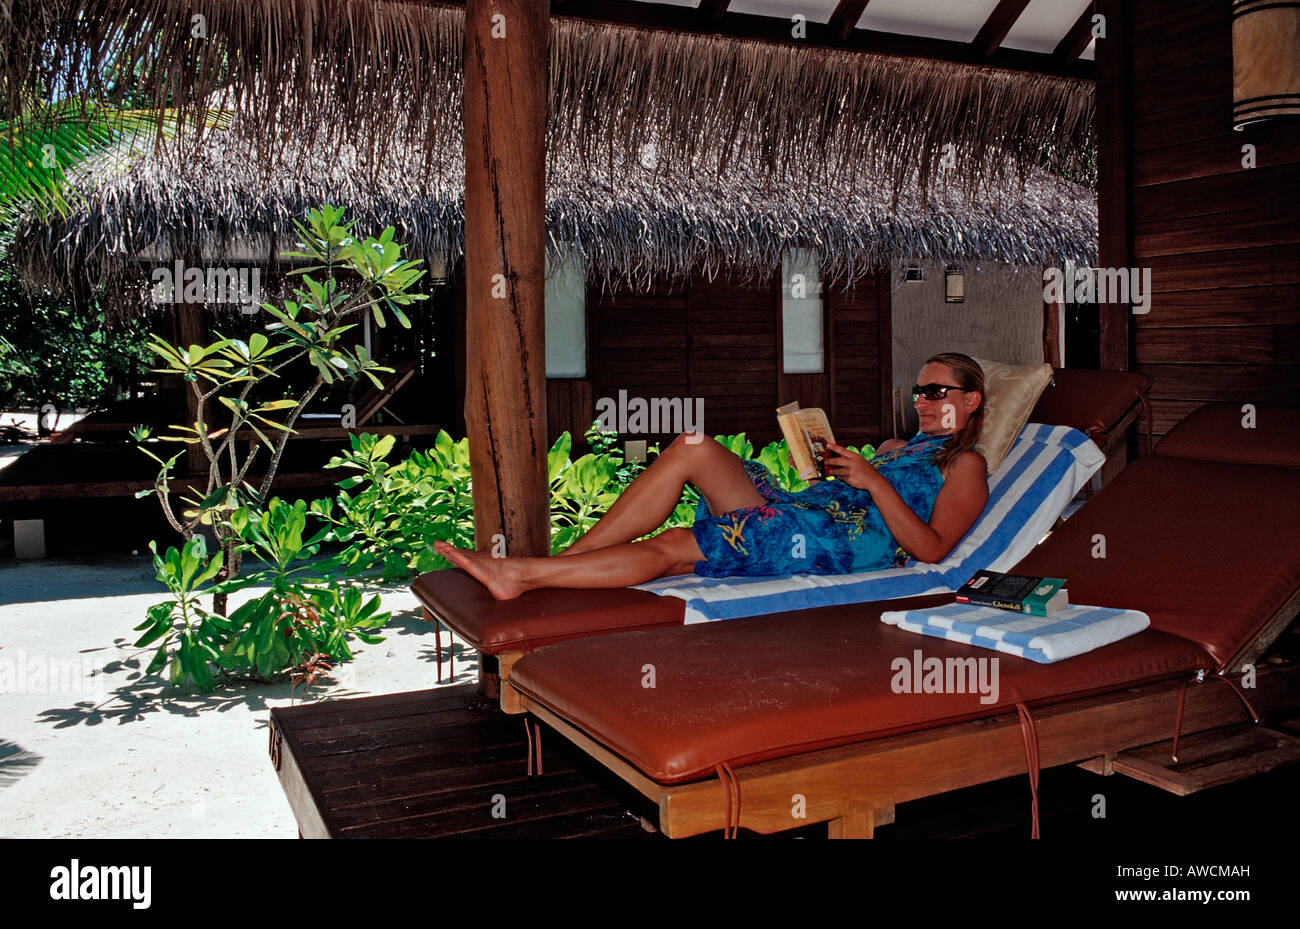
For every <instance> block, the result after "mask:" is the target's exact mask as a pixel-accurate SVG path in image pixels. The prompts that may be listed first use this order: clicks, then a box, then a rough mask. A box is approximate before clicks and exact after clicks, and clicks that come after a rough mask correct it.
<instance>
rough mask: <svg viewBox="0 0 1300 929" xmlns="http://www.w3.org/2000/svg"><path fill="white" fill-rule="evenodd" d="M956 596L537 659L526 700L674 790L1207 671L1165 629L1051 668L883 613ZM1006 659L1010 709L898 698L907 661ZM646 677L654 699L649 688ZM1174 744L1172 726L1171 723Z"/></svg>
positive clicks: (559, 648)
mask: <svg viewBox="0 0 1300 929" xmlns="http://www.w3.org/2000/svg"><path fill="white" fill-rule="evenodd" d="M951 601H952V595H951V594H941V595H937V596H927V597H909V598H907V599H906V600H895V601H891V602H888V603H877V604H864V605H861V606H840V607H820V608H817V609H810V610H800V611H797V612H793V613H782V614H777V615H772V616H760V617H756V618H753V619H747V620H745V622H743V623H732V622H719V623H707V624H701V625H693V626H679V627H677V628H672V629H655V630H650V631H646V632H621V633H615V634H613V635H607V636H597V637H594V638H586V639H576V640H574V641H571V642H564V643H561V644H559V645H553V646H550V647H548V648H544V649H540V650H538V651H536V652H533V653H532V654H531V655H527V656H525V657H524V658H522V659H520V661H519V662H518V663H517V664H516V665H515V666H514V671H513V672H512V677H511V680H512V681H513V683H514V686H515V687H516V688H518V689H519V690H520V691H521V692H523V693H524V694H526V695H528V696H529V697H532V698H534V699H537V700H539V701H540V702H541V703H543V704H544V705H545V706H547V707H549V708H550V709H552V710H553V711H555V712H556V713H557V714H559V715H560V716H561V717H563V718H565V719H567V720H568V721H569V722H571V723H573V724H575V725H576V726H578V727H579V728H581V729H582V730H583V731H584V732H586V733H588V734H589V735H591V736H593V737H595V738H596V739H598V740H600V741H601V742H603V743H604V744H605V745H607V746H609V747H610V748H611V749H613V750H614V751H615V752H617V753H618V754H620V755H622V756H623V757H624V758H626V759H628V760H629V761H631V762H632V763H633V764H635V765H636V766H637V767H638V768H640V769H641V770H642V771H644V772H645V773H646V774H648V775H649V776H650V777H652V778H654V779H655V780H658V781H661V782H663V783H673V782H679V781H685V780H690V779H693V778H698V777H700V776H703V775H707V774H711V773H712V772H713V770H714V766H715V765H717V764H718V763H720V762H723V761H727V762H731V763H733V764H748V763H750V762H756V761H762V760H764V759H767V758H777V757H784V756H787V755H795V754H799V753H802V752H805V751H811V750H814V749H818V748H825V747H829V746H832V745H840V744H845V743H849V742H857V741H862V740H865V739H870V738H878V737H882V736H885V735H891V734H895V733H900V732H906V731H909V730H914V729H921V728H929V727H933V726H937V725H941V724H946V723H949V722H957V721H959V720H962V719H971V718H977V717H983V716H989V715H992V714H994V713H997V712H999V711H1000V710H999V708H1001V709H1002V710H1005V708H1007V707H1010V706H1012V705H1014V704H1015V703H1017V702H1043V701H1048V700H1052V699H1057V698H1062V697H1065V696H1072V695H1082V694H1085V693H1090V692H1097V691H1102V690H1109V689H1114V688H1117V687H1122V686H1127V685H1130V684H1133V683H1136V682H1139V681H1146V680H1154V679H1158V678H1162V677H1167V676H1169V675H1173V674H1177V673H1180V672H1189V671H1192V670H1194V669H1197V668H1203V667H1207V666H1208V665H1209V664H1210V663H1211V662H1210V659H1209V657H1208V656H1207V655H1206V654H1205V653H1204V652H1203V651H1202V650H1201V649H1199V648H1197V647H1196V646H1195V645H1193V644H1192V643H1190V642H1187V641H1186V640H1184V639H1180V638H1178V637H1176V636H1172V635H1168V634H1165V633H1162V632H1156V631H1154V630H1147V631H1145V632H1142V633H1139V634H1138V635H1136V636H1132V637H1131V638H1128V639H1125V640H1123V641H1121V642H1117V643H1115V644H1113V645H1110V646H1107V647H1106V648H1104V649H1099V650H1097V651H1095V652H1091V653H1089V654H1087V655H1080V656H1079V657H1077V658H1071V659H1069V660H1067V661H1062V662H1059V663H1057V664H1053V665H1040V664H1036V663H1034V662H1032V661H1028V660H1026V659H1023V658H1016V657H1013V656H1011V655H1003V654H1000V653H998V652H993V651H988V650H985V649H980V648H974V647H971V646H967V645H961V644H958V643H953V642H947V641H944V640H942V639H936V638H930V637H926V636H920V635H915V634H913V633H908V632H904V631H902V630H900V629H898V628H896V627H894V626H890V625H886V624H885V623H882V622H880V619H879V618H880V614H881V612H882V611H884V610H890V609H909V608H919V607H925V606H934V605H937V604H939V603H945V602H951ZM918 650H919V651H920V652H921V655H922V657H923V658H927V659H928V658H932V657H934V658H939V659H941V660H943V659H947V658H968V657H975V658H981V657H983V658H997V659H998V663H997V665H996V667H997V669H998V700H997V702H996V703H990V704H984V703H981V702H980V695H979V693H977V692H975V693H947V694H924V693H923V694H905V693H895V692H894V690H893V689H892V688H891V682H892V681H893V680H894V678H895V673H896V672H895V671H894V670H891V664H892V663H893V662H894V661H895V660H896V659H899V658H902V659H906V660H908V661H915V653H916V652H917V651H918ZM646 665H653V666H654V673H655V682H654V683H655V686H654V688H653V689H651V688H647V687H643V686H642V683H643V680H644V677H645V674H646V673H647V672H646V670H645V666H646ZM1169 725H1170V731H1171V732H1172V731H1173V719H1172V718H1171V719H1170V720H1169Z"/></svg>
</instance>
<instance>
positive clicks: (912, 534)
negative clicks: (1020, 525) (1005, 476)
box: [827, 446, 989, 564]
mask: <svg viewBox="0 0 1300 929" xmlns="http://www.w3.org/2000/svg"><path fill="white" fill-rule="evenodd" d="M832 448H833V449H834V450H835V451H836V452H837V453H838V455H839V457H837V458H833V459H830V460H828V462H827V468H828V470H830V471H831V473H833V474H834V475H835V476H836V477H838V478H840V479H841V480H844V481H846V482H847V483H848V484H849V485H851V486H853V487H857V488H858V489H860V490H865V491H867V492H868V493H870V494H871V499H872V501H873V502H874V503H875V504H876V508H877V509H879V510H880V515H881V517H883V518H884V520H885V525H886V526H887V527H888V528H889V531H890V533H891V534H892V535H893V536H894V538H895V539H897V540H898V544H899V545H901V546H902V547H903V548H904V549H905V550H906V551H908V552H909V553H911V554H912V556H913V557H915V558H916V559H917V560H918V561H924V562H927V563H929V564H934V563H935V562H938V561H942V560H943V559H944V558H946V557H947V556H948V553H949V552H951V551H952V550H953V547H954V546H955V545H956V544H957V543H958V542H960V541H961V537H962V536H964V535H965V534H966V532H967V531H968V530H969V529H970V527H971V526H973V525H975V520H977V519H978V518H979V515H980V513H982V512H983V511H984V504H985V503H987V502H988V498H989V484H988V478H987V477H986V475H985V464H984V459H983V458H981V457H980V456H979V455H978V454H977V453H975V452H963V453H962V454H961V455H958V456H957V458H956V459H955V460H954V461H953V462H952V464H951V465H950V466H949V468H948V473H947V475H946V476H945V478H944V484H943V486H942V487H941V488H939V495H938V496H937V497H936V498H935V501H934V510H933V511H932V512H931V514H930V522H929V523H925V522H922V520H921V517H919V516H917V515H916V514H915V513H913V512H912V508H911V507H909V506H908V505H907V503H906V502H905V501H904V500H903V498H902V497H901V496H899V494H898V491H897V490H895V489H894V486H893V485H892V484H890V483H889V481H888V480H887V479H886V478H885V477H884V476H883V475H882V474H881V473H880V472H879V471H877V470H876V469H875V468H873V467H871V465H870V464H868V463H867V461H866V460H865V459H864V458H862V457H861V456H859V455H854V454H853V453H852V452H849V451H848V450H847V449H845V448H842V447H840V446H832ZM855 458H856V459H857V461H858V462H860V463H861V467H859V466H858V464H857V463H855V462H853V461H852V459H855ZM832 463H834V465H835V467H834V468H832Z"/></svg>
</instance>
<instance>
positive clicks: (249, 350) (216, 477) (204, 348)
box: [138, 206, 426, 613]
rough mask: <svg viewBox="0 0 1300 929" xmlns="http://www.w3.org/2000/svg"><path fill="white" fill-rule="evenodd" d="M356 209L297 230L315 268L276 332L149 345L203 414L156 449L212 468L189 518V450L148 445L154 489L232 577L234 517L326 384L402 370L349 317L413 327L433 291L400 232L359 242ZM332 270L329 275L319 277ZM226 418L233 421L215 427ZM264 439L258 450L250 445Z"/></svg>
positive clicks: (180, 527) (236, 549)
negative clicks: (360, 340) (413, 310)
mask: <svg viewBox="0 0 1300 929" xmlns="http://www.w3.org/2000/svg"><path fill="white" fill-rule="evenodd" d="M343 214H344V211H343V210H342V209H340V208H337V207H332V206H326V207H322V208H321V209H319V210H312V211H310V212H309V213H308V218H307V222H306V223H305V224H304V223H301V222H299V223H295V227H296V229H297V232H298V238H299V242H298V246H299V249H300V250H299V251H296V252H290V253H288V254H289V255H290V256H292V257H297V258H302V259H305V260H306V261H307V262H309V263H308V264H307V265H306V266H304V267H299V268H296V269H294V271H292V272H291V273H293V274H296V275H299V276H300V277H301V279H302V286H300V287H297V288H295V297H296V299H295V300H287V301H285V303H284V306H283V307H282V308H281V307H277V306H274V305H272V304H270V303H264V304H262V308H263V309H264V310H265V312H266V313H267V314H268V315H269V317H270V318H271V322H270V323H269V324H268V325H267V327H266V330H267V333H266V334H262V333H254V334H253V335H252V336H251V337H250V338H249V339H248V340H247V341H244V340H241V339H233V338H218V339H217V340H216V341H214V342H211V343H209V344H207V345H190V346H178V345H172V344H171V343H169V342H168V341H167V340H165V339H163V338H161V337H160V336H154V337H153V339H152V341H151V342H150V343H149V348H150V349H151V350H152V351H153V352H154V353H155V354H156V355H157V356H158V358H159V359H160V360H161V363H162V366H161V367H160V368H158V369H156V370H157V371H158V372H159V373H162V374H172V375H179V376H180V378H181V379H182V380H183V381H184V382H185V383H187V384H188V385H189V387H190V389H191V390H192V391H193V393H194V397H195V402H196V410H197V416H196V419H195V421H194V422H192V423H190V424H187V425H176V426H172V427H170V428H171V432H170V433H169V434H165V435H162V436H158V437H157V438H156V439H147V440H146V443H152V442H154V441H165V442H174V443H182V444H184V445H186V446H191V447H196V448H197V449H199V450H200V452H201V454H202V459H203V460H204V461H206V474H205V475H204V476H203V477H202V478H200V479H199V482H198V483H199V484H200V486H201V489H192V490H191V492H190V494H189V495H187V496H184V497H182V498H181V499H182V500H184V502H185V503H187V504H189V509H186V510H183V511H182V512H180V513H177V512H176V511H175V509H174V508H173V504H172V500H171V497H170V494H171V491H172V486H171V485H172V482H173V479H174V470H175V468H176V463H177V461H178V460H179V459H180V457H181V455H182V454H183V451H184V450H182V452H178V453H177V454H175V455H172V456H171V457H169V458H164V457H162V456H161V455H159V454H155V453H154V452H153V451H151V450H150V448H148V447H147V444H141V445H140V448H141V450H142V451H144V452H145V454H147V455H149V457H151V458H153V459H154V461H156V462H157V463H158V465H159V471H158V475H157V477H156V479H155V481H154V488H153V490H152V491H142V492H141V493H140V494H138V496H146V495H148V494H149V493H154V494H156V495H157V497H158V499H159V501H160V503H161V504H162V508H163V512H164V514H165V515H166V517H167V520H168V522H169V523H170V524H171V526H172V528H174V529H175V530H176V531H177V532H178V533H180V535H181V536H182V537H183V538H184V539H186V540H187V541H188V540H189V539H191V538H193V537H194V535H195V533H196V532H197V531H198V530H199V527H200V526H207V527H210V529H211V531H212V532H213V534H214V535H215V537H216V539H217V540H218V541H219V543H220V544H221V547H222V550H223V553H224V555H225V565H224V570H223V577H226V578H229V577H235V576H237V575H238V573H239V569H240V559H241V548H240V546H239V545H238V540H237V537H236V535H235V534H234V533H233V532H232V531H231V530H230V528H229V526H230V523H229V522H228V521H227V520H228V517H229V516H230V514H232V513H234V512H235V511H236V510H238V509H240V508H245V507H253V508H256V507H259V506H261V505H262V501H264V500H265V499H266V498H267V495H268V494H269V492H270V489H271V484H272V482H273V481H274V479H275V474H276V471H277V470H278V468H279V464H280V459H281V456H282V455H283V454H284V449H285V446H286V445H287V444H288V441H289V437H290V435H291V434H293V432H294V429H293V426H294V423H295V422H296V421H297V419H298V417H299V415H300V414H301V413H302V411H303V410H304V409H305V408H306V407H307V405H308V404H309V403H310V402H311V400H312V398H313V397H315V396H316V394H317V392H318V391H320V390H321V389H322V388H323V387H327V386H330V385H333V384H335V383H336V382H338V381H339V380H341V379H353V380H355V379H356V378H358V377H362V376H364V377H366V378H368V379H369V380H370V381H371V382H372V383H373V384H374V385H375V386H376V387H381V386H382V383H381V381H380V380H379V378H378V377H377V376H376V375H377V374H378V373H381V372H387V373H391V371H392V369H391V368H386V367H383V366H381V365H379V364H378V363H377V362H376V361H375V360H374V359H373V358H371V357H370V355H369V353H368V352H367V351H366V349H365V348H364V347H363V346H360V345H357V346H349V345H348V344H347V343H346V341H345V340H344V338H343V337H344V335H345V333H347V332H348V330H350V329H351V328H352V327H353V325H354V323H352V322H348V320H350V319H353V318H356V317H358V316H359V315H360V314H362V313H364V312H365V311H367V310H368V311H369V312H370V313H371V314H372V315H373V317H374V319H375V322H376V323H377V324H379V325H380V326H384V325H385V323H386V317H385V315H384V314H385V312H387V313H391V314H392V316H393V318H394V319H396V320H397V322H398V323H399V324H401V325H402V326H406V327H408V328H409V327H410V320H409V319H407V317H406V315H405V313H404V312H403V308H404V307H407V306H409V305H410V304H411V303H412V302H414V301H416V300H424V299H426V297H425V295H423V294H419V293H414V292H412V288H413V287H414V285H415V284H416V282H417V281H418V280H419V279H420V278H421V277H422V276H423V275H424V274H425V272H424V271H423V270H422V269H420V267H419V265H420V262H419V261H410V260H407V259H405V258H403V257H402V250H403V246H401V245H399V244H397V243H396V242H394V241H393V235H394V231H393V228H392V227H391V226H390V227H388V228H387V229H385V230H384V231H383V232H382V233H380V235H379V236H378V237H377V238H375V237H365V238H362V237H359V236H357V235H355V234H354V232H353V225H354V224H353V223H350V222H344V220H343ZM317 272H319V273H320V279H319V280H318V279H317V278H316V277H315V276H313V275H314V274H316V273H317ZM291 366H296V367H295V368H294V369H293V370H294V371H297V372H298V373H299V374H300V375H301V373H302V372H303V369H304V368H305V369H306V374H307V378H308V379H307V380H306V381H305V382H300V383H302V384H303V386H300V387H299V388H298V389H297V390H296V391H295V392H294V396H292V397H285V396H284V394H285V393H286V390H287V389H288V388H286V386H285V384H286V383H287V380H286V379H287V378H288V377H289V375H290V374H291V373H292V372H291V371H290V370H289V369H290V367H291ZM218 416H220V417H221V418H222V419H223V420H224V422H223V423H221V424H218V423H216V422H215V421H214V420H215V419H216V418H217V417H218ZM249 437H255V439H256V441H255V442H254V443H253V444H252V446H251V448H247V449H246V448H245V446H244V445H243V444H242V440H243V439H244V438H249ZM262 449H266V450H267V454H268V456H269V461H267V462H266V466H265V468H264V469H263V472H262V475H261V478H260V481H259V485H258V486H257V487H254V486H252V484H251V483H250V482H249V477H250V474H251V473H252V472H251V468H252V467H253V464H254V463H255V462H256V461H257V460H258V453H259V452H260V451H261V450H262ZM223 598H224V594H223V593H221V592H218V594H217V601H216V602H215V603H214V609H215V610H216V611H217V612H219V613H224V612H225V604H224V599H223Z"/></svg>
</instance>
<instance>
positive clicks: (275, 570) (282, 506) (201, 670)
mask: <svg viewBox="0 0 1300 929" xmlns="http://www.w3.org/2000/svg"><path fill="white" fill-rule="evenodd" d="M229 528H230V529H231V531H232V532H234V533H235V535H236V537H237V538H238V539H240V543H239V549H240V551H241V553H244V552H252V553H254V554H256V555H257V556H258V557H259V558H260V559H261V561H262V563H263V564H264V565H265V566H266V567H265V568H264V569H263V570H260V571H255V572H251V573H248V574H245V575H244V576H242V577H240V578H237V579H230V580H226V581H218V582H216V583H212V582H213V581H214V579H215V578H216V577H217V575H218V574H219V573H220V571H221V568H222V559H223V553H222V552H218V553H216V554H215V555H213V556H212V557H211V558H209V557H208V554H207V548H206V543H205V542H204V540H203V537H202V536H195V537H194V538H193V539H191V540H190V541H188V542H186V543H185V544H184V545H183V546H181V547H180V548H179V549H177V548H175V547H169V548H168V549H167V551H166V552H165V553H164V554H162V555H159V554H158V550H157V546H156V545H155V544H153V543H151V544H150V549H151V550H152V551H153V561H154V570H155V572H156V574H157V577H158V580H160V581H161V582H162V583H163V584H165V585H166V586H167V589H168V590H169V591H170V592H171V594H172V596H171V598H170V599H168V600H166V601H164V602H162V603H158V604H155V605H154V606H152V607H150V608H149V610H148V612H147V615H146V618H145V621H144V622H143V623H141V624H140V625H139V626H137V627H136V631H138V632H142V633H143V634H142V635H141V636H140V638H139V640H137V641H136V643H135V644H136V647H138V648H145V647H154V646H155V645H156V649H155V652H154V656H153V659H152V660H151V661H150V663H149V665H148V667H147V669H146V673H149V674H154V673H158V674H161V675H162V676H163V677H164V678H165V679H166V680H169V681H170V682H171V683H173V684H182V683H184V682H185V681H186V680H192V681H193V682H194V684H195V686H197V687H198V688H199V689H200V690H202V691H210V690H212V689H213V687H214V686H215V685H216V675H217V674H220V673H223V672H224V673H226V674H240V673H242V674H245V675H249V676H253V677H256V678H258V679H261V680H272V679H274V678H275V677H276V676H278V675H282V674H285V673H289V672H294V671H297V672H299V677H300V678H303V679H306V678H307V676H308V675H310V676H311V678H312V679H314V677H315V672H316V670H317V669H319V667H320V666H321V664H322V659H325V662H326V663H325V666H326V667H329V666H330V665H331V664H332V663H334V662H339V661H350V660H351V659H352V657H353V653H352V649H351V645H350V642H349V640H350V638H352V637H356V638H357V639H359V640H361V641H363V642H367V643H371V644H375V643H378V642H382V641H383V639H382V637H380V636H379V635H377V634H376V633H377V632H378V630H379V629H381V628H382V627H383V626H384V625H385V624H386V623H387V622H388V620H389V618H390V615H391V614H389V613H386V612H384V613H381V612H380V611H379V607H380V599H379V596H378V595H374V596H372V597H371V598H370V599H369V600H367V599H365V598H364V596H363V594H362V592H361V591H360V590H359V589H357V588H356V587H346V588H341V587H340V585H339V584H338V583H337V582H336V581H335V580H334V579H333V578H332V577H331V574H332V572H333V570H334V569H335V568H336V565H335V563H334V562H333V561H331V560H329V559H327V560H325V561H322V562H312V561H311V559H312V558H314V557H315V556H316V555H318V554H319V552H320V547H321V543H322V541H323V540H324V539H325V537H326V535H327V533H328V529H327V528H320V529H318V530H317V531H316V532H315V533H313V534H311V535H310V536H309V535H308V534H307V530H308V506H307V504H306V502H304V501H302V500H298V501H296V502H294V503H292V504H290V503H287V502H285V501H283V500H281V499H279V498H278V497H276V498H273V499H272V500H271V501H270V502H269V503H268V505H267V507H266V509H265V510H264V511H263V512H261V513H253V512H250V511H249V510H248V509H247V508H244V507H241V508H239V509H237V510H235V511H233V512H232V513H231V514H230V518H229ZM253 586H257V587H261V586H267V588H268V589H267V590H266V591H264V592H263V593H261V594H260V595H258V596H256V597H254V598H252V599H250V600H249V601H247V602H246V603H244V604H243V605H242V606H240V607H239V608H238V609H236V610H234V611H233V612H232V613H231V614H230V615H229V616H228V617H227V616H221V615H219V614H217V613H216V612H213V611H209V610H206V609H204V608H203V606H202V597H203V596H204V595H207V594H211V593H214V592H218V591H219V592H224V593H232V592H235V591H238V590H243V589H246V588H249V587H253Z"/></svg>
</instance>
